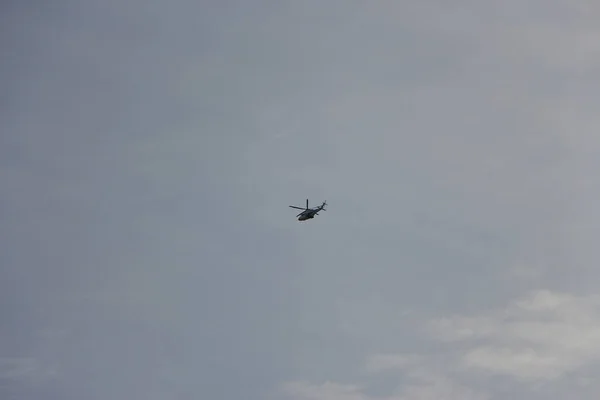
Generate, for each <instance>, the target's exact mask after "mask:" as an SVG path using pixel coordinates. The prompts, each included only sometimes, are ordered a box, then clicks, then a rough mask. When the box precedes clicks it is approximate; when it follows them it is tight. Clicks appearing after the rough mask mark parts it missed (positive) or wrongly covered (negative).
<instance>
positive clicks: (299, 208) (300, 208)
mask: <svg viewBox="0 0 600 400" xmlns="http://www.w3.org/2000/svg"><path fill="white" fill-rule="evenodd" d="M290 207H291V208H296V209H298V210H304V208H302V207H296V206H290Z"/></svg>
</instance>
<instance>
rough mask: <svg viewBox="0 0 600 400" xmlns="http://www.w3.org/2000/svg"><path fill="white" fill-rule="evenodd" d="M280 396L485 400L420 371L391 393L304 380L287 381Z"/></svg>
mask: <svg viewBox="0 0 600 400" xmlns="http://www.w3.org/2000/svg"><path fill="white" fill-rule="evenodd" d="M281 393H282V395H283V397H284V398H286V399H289V400H439V399H445V400H487V399H489V396H488V395H487V394H485V393H483V392H480V391H477V390H475V389H472V388H469V387H467V386H465V385H462V384H460V383H457V382H456V381H455V380H453V379H451V378H449V377H446V376H444V375H438V374H434V373H429V372H424V371H421V372H420V373H414V374H410V375H409V382H407V384H406V385H403V386H401V387H400V388H399V389H398V390H397V391H395V392H394V393H393V394H390V395H386V396H376V395H371V394H369V393H368V388H367V386H366V385H365V386H358V385H350V384H340V383H335V382H325V383H323V384H320V385H319V384H312V383H310V382H306V381H295V382H288V383H285V384H284V385H282V387H281Z"/></svg>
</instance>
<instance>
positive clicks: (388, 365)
mask: <svg viewBox="0 0 600 400" xmlns="http://www.w3.org/2000/svg"><path fill="white" fill-rule="evenodd" d="M420 361H422V356H420V355H418V354H374V355H372V356H371V357H369V358H368V360H367V364H366V369H367V371H368V372H370V373H380V372H383V371H388V370H397V369H404V368H407V367H410V366H412V365H415V364H417V363H419V362H420Z"/></svg>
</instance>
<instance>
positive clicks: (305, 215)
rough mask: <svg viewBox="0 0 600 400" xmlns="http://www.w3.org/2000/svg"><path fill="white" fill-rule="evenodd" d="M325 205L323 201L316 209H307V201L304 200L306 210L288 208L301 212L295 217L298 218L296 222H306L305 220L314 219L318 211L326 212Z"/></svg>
mask: <svg viewBox="0 0 600 400" xmlns="http://www.w3.org/2000/svg"><path fill="white" fill-rule="evenodd" d="M326 205H327V201H324V202H323V204H321V205H320V206H318V207H315V208H308V199H306V208H302V207H296V206H290V207H291V208H296V209H298V210H302V212H301V213H300V214H298V215H296V217H298V221H306V220H307V219H311V218H314V217H315V215H318V214H319V211H327V210H325V206H326Z"/></svg>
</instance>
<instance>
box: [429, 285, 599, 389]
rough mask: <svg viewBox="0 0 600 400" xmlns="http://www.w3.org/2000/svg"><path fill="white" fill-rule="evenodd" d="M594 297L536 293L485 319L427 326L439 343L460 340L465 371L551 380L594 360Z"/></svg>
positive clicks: (445, 321)
mask: <svg viewBox="0 0 600 400" xmlns="http://www.w3.org/2000/svg"><path fill="white" fill-rule="evenodd" d="M599 306H600V302H599V298H598V296H574V295H569V294H564V293H555V292H552V291H548V290H540V291H535V292H533V293H531V294H530V295H529V296H527V297H525V298H523V299H519V300H517V301H514V302H513V303H512V304H509V305H508V306H507V307H506V308H504V309H501V310H496V311H493V312H491V313H490V314H489V315H483V316H474V317H465V316H454V317H450V318H442V319H439V320H434V321H431V323H430V324H429V328H430V329H431V333H432V334H433V335H434V336H435V337H436V338H438V339H440V340H445V341H452V342H456V341H465V342H467V344H470V347H469V348H468V350H467V351H466V353H464V355H463V356H462V357H461V359H462V363H463V365H464V366H466V367H467V368H471V369H478V370H482V371H488V372H491V373H495V374H502V375H508V376H512V377H514V378H517V379H519V380H524V381H529V380H538V379H556V378H558V377H561V376H563V375H564V374H565V373H567V372H571V371H575V370H577V369H578V368H580V367H583V366H585V365H588V364H591V363H593V362H595V361H600V307H599Z"/></svg>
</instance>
